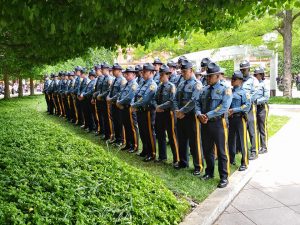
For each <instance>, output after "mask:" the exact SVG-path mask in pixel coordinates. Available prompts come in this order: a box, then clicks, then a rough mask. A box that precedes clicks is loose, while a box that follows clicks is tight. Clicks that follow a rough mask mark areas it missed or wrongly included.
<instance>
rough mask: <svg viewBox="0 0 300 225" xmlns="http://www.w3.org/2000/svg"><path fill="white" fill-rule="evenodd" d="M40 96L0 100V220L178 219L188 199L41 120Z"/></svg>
mask: <svg viewBox="0 0 300 225" xmlns="http://www.w3.org/2000/svg"><path fill="white" fill-rule="evenodd" d="M41 100H43V101H44V98H42V97H41V96H40V97H38V98H36V97H35V98H28V97H26V99H25V98H24V99H21V100H16V99H13V100H10V101H4V100H1V101H0V114H1V117H0V123H1V127H0V143H1V146H0V149H1V150H0V170H1V173H0V223H1V224H176V223H179V222H180V220H181V218H182V216H183V215H184V214H185V213H186V211H187V209H188V204H187V202H186V201H183V200H180V199H178V198H176V197H175V196H174V195H173V194H172V192H170V191H169V190H168V189H167V188H166V187H165V185H164V184H163V183H162V182H161V181H160V180H159V179H157V178H154V177H153V176H151V175H148V174H147V173H145V172H143V171H141V170H139V169H136V168H134V167H132V166H130V165H128V164H126V163H124V162H122V161H121V160H119V159H117V158H116V157H114V156H113V155H112V154H110V153H109V152H106V151H104V150H103V148H101V147H100V146H99V145H96V144H94V143H92V142H91V141H89V140H86V139H84V138H79V137H77V136H75V135H74V132H71V131H70V130H68V129H66V128H65V126H61V125H60V124H58V123H56V122H53V121H51V119H47V118H49V116H47V115H45V114H42V113H41V112H40V110H42V107H41V102H40V101H41ZM43 108H44V107H43ZM43 110H44V109H43Z"/></svg>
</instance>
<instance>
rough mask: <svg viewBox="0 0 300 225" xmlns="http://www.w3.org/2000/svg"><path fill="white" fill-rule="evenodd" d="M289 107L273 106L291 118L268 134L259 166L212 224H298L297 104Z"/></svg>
mask: <svg viewBox="0 0 300 225" xmlns="http://www.w3.org/2000/svg"><path fill="white" fill-rule="evenodd" d="M288 107H289V106H286V107H285V106H278V105H274V106H272V108H273V109H272V110H270V112H271V113H272V114H277V115H286V116H290V117H291V120H290V121H289V122H288V123H287V124H286V125H285V126H284V127H283V128H282V129H281V130H280V131H279V132H278V133H277V134H275V135H274V136H273V137H272V138H271V140H270V141H269V152H268V153H267V154H265V155H262V156H260V157H259V159H258V160H261V162H262V163H261V166H260V168H259V169H258V171H257V172H256V173H255V174H254V176H253V177H252V179H251V180H250V181H249V183H248V184H247V185H246V186H245V187H244V189H242V191H241V192H240V193H239V194H238V196H237V197H236V198H235V199H234V200H233V202H232V203H231V205H230V206H229V207H228V208H227V209H226V211H225V212H224V213H223V214H222V215H221V216H220V217H219V219H218V220H217V222H216V223H215V225H235V224H236V225H255V224H257V225H260V224H261V225H269V224H270V225H277V224H278V225H298V224H299V225H300V162H299V160H300V107H299V106H298V107H295V108H294V109H287V108H288ZM250 166H251V165H250Z"/></svg>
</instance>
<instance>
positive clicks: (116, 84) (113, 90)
mask: <svg viewBox="0 0 300 225" xmlns="http://www.w3.org/2000/svg"><path fill="white" fill-rule="evenodd" d="M112 70H113V75H114V77H115V79H114V81H113V83H112V85H111V87H110V91H109V94H108V95H107V98H106V101H107V102H109V104H110V106H111V115H112V121H113V128H114V133H115V138H114V140H112V141H111V142H110V143H111V144H114V145H115V146H117V147H121V146H122V145H123V141H124V139H123V138H124V137H123V126H122V115H121V113H122V111H121V110H120V109H119V108H118V107H117V106H116V102H117V99H118V97H119V95H120V92H121V90H122V89H123V88H124V87H125V85H126V83H127V81H126V79H125V77H123V75H122V67H121V66H120V64H118V63H115V64H114V65H113V67H112Z"/></svg>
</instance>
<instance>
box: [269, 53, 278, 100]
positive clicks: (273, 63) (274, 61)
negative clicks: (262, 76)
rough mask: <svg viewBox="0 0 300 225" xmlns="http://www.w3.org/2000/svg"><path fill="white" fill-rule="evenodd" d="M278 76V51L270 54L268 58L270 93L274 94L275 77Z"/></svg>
mask: <svg viewBox="0 0 300 225" xmlns="http://www.w3.org/2000/svg"><path fill="white" fill-rule="evenodd" d="M277 76H278V53H277V52H276V53H275V54H273V55H272V57H271V60H270V95H271V96H276V86H277V83H276V78H277Z"/></svg>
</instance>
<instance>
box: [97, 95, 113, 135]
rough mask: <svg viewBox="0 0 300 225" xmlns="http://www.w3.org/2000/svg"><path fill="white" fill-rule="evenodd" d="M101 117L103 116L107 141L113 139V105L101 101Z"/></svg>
mask: <svg viewBox="0 0 300 225" xmlns="http://www.w3.org/2000/svg"><path fill="white" fill-rule="evenodd" d="M100 115H103V125H104V135H105V139H107V140H108V139H111V140H112V139H113V136H114V134H113V124H112V120H111V105H110V104H108V103H107V102H106V101H105V100H101V101H100Z"/></svg>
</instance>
